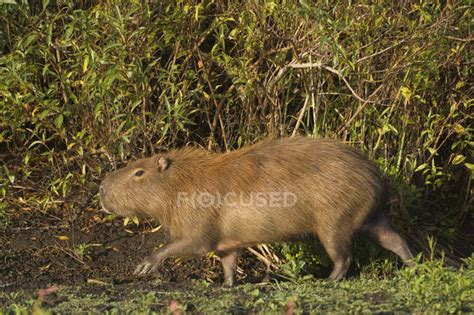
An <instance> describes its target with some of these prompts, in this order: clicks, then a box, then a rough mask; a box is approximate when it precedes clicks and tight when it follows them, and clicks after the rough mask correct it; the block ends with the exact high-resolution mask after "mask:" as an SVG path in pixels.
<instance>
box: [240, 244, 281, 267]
mask: <svg viewBox="0 0 474 315" xmlns="http://www.w3.org/2000/svg"><path fill="white" fill-rule="evenodd" d="M247 249H248V251H249V252H251V253H252V254H254V255H255V256H256V257H257V258H258V259H259V260H260V261H262V262H263V263H264V264H265V265H266V266H267V267H268V268H270V267H272V268H274V269H277V266H276V265H275V264H274V263H272V262H271V261H270V260H269V259H268V258H267V257H265V256H264V255H263V254H262V253H259V252H258V251H256V250H255V249H253V248H252V247H248V248H247Z"/></svg>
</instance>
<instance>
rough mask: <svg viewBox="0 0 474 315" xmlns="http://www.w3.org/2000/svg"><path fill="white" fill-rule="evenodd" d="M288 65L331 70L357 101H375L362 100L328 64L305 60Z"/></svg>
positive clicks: (299, 67) (296, 67) (297, 67)
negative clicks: (304, 61)
mask: <svg viewBox="0 0 474 315" xmlns="http://www.w3.org/2000/svg"><path fill="white" fill-rule="evenodd" d="M288 67H290V68H295V69H304V68H320V69H325V70H327V71H329V72H332V73H334V74H336V75H337V76H338V77H340V78H341V79H342V81H344V83H345V84H346V86H347V88H348V89H349V91H351V93H352V95H354V97H355V98H356V99H358V100H359V101H361V102H363V103H369V102H370V103H375V102H371V101H368V100H364V99H363V98H362V97H360V96H359V95H358V94H357V93H356V92H355V91H354V89H353V88H352V86H351V85H350V84H349V82H348V81H347V79H346V78H345V77H344V76H343V75H342V74H341V73H340V72H339V71H337V70H336V69H334V68H331V67H328V66H325V65H323V64H321V63H320V62H307V63H293V64H291V63H290V64H289V65H288Z"/></svg>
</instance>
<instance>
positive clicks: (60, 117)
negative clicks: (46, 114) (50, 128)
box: [54, 114, 64, 129]
mask: <svg viewBox="0 0 474 315" xmlns="http://www.w3.org/2000/svg"><path fill="white" fill-rule="evenodd" d="M63 120H64V116H63V114H59V115H58V116H56V118H55V119H54V125H55V126H56V128H58V129H61V127H62V125H63Z"/></svg>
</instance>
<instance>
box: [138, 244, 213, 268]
mask: <svg viewBox="0 0 474 315" xmlns="http://www.w3.org/2000/svg"><path fill="white" fill-rule="evenodd" d="M206 252H208V250H207V249H206V248H204V247H203V246H202V244H201V245H197V244H196V242H193V241H192V240H178V241H175V242H172V243H170V244H167V245H165V246H163V247H162V248H160V249H159V250H157V251H156V252H154V253H152V254H151V255H149V256H147V257H146V258H145V259H144V260H143V261H142V262H141V263H140V264H139V265H138V266H137V268H136V269H135V271H134V274H135V275H139V276H143V275H146V274H149V273H152V272H155V271H156V269H158V267H159V266H160V265H161V263H162V262H163V261H164V260H165V259H166V258H168V257H183V256H196V255H202V254H205V253H206Z"/></svg>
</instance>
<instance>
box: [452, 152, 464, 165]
mask: <svg viewBox="0 0 474 315" xmlns="http://www.w3.org/2000/svg"><path fill="white" fill-rule="evenodd" d="M465 159H466V157H465V156H464V155H462V154H458V155H456V156H455V157H454V159H453V165H457V164H460V163H462V162H464V160H465Z"/></svg>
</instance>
